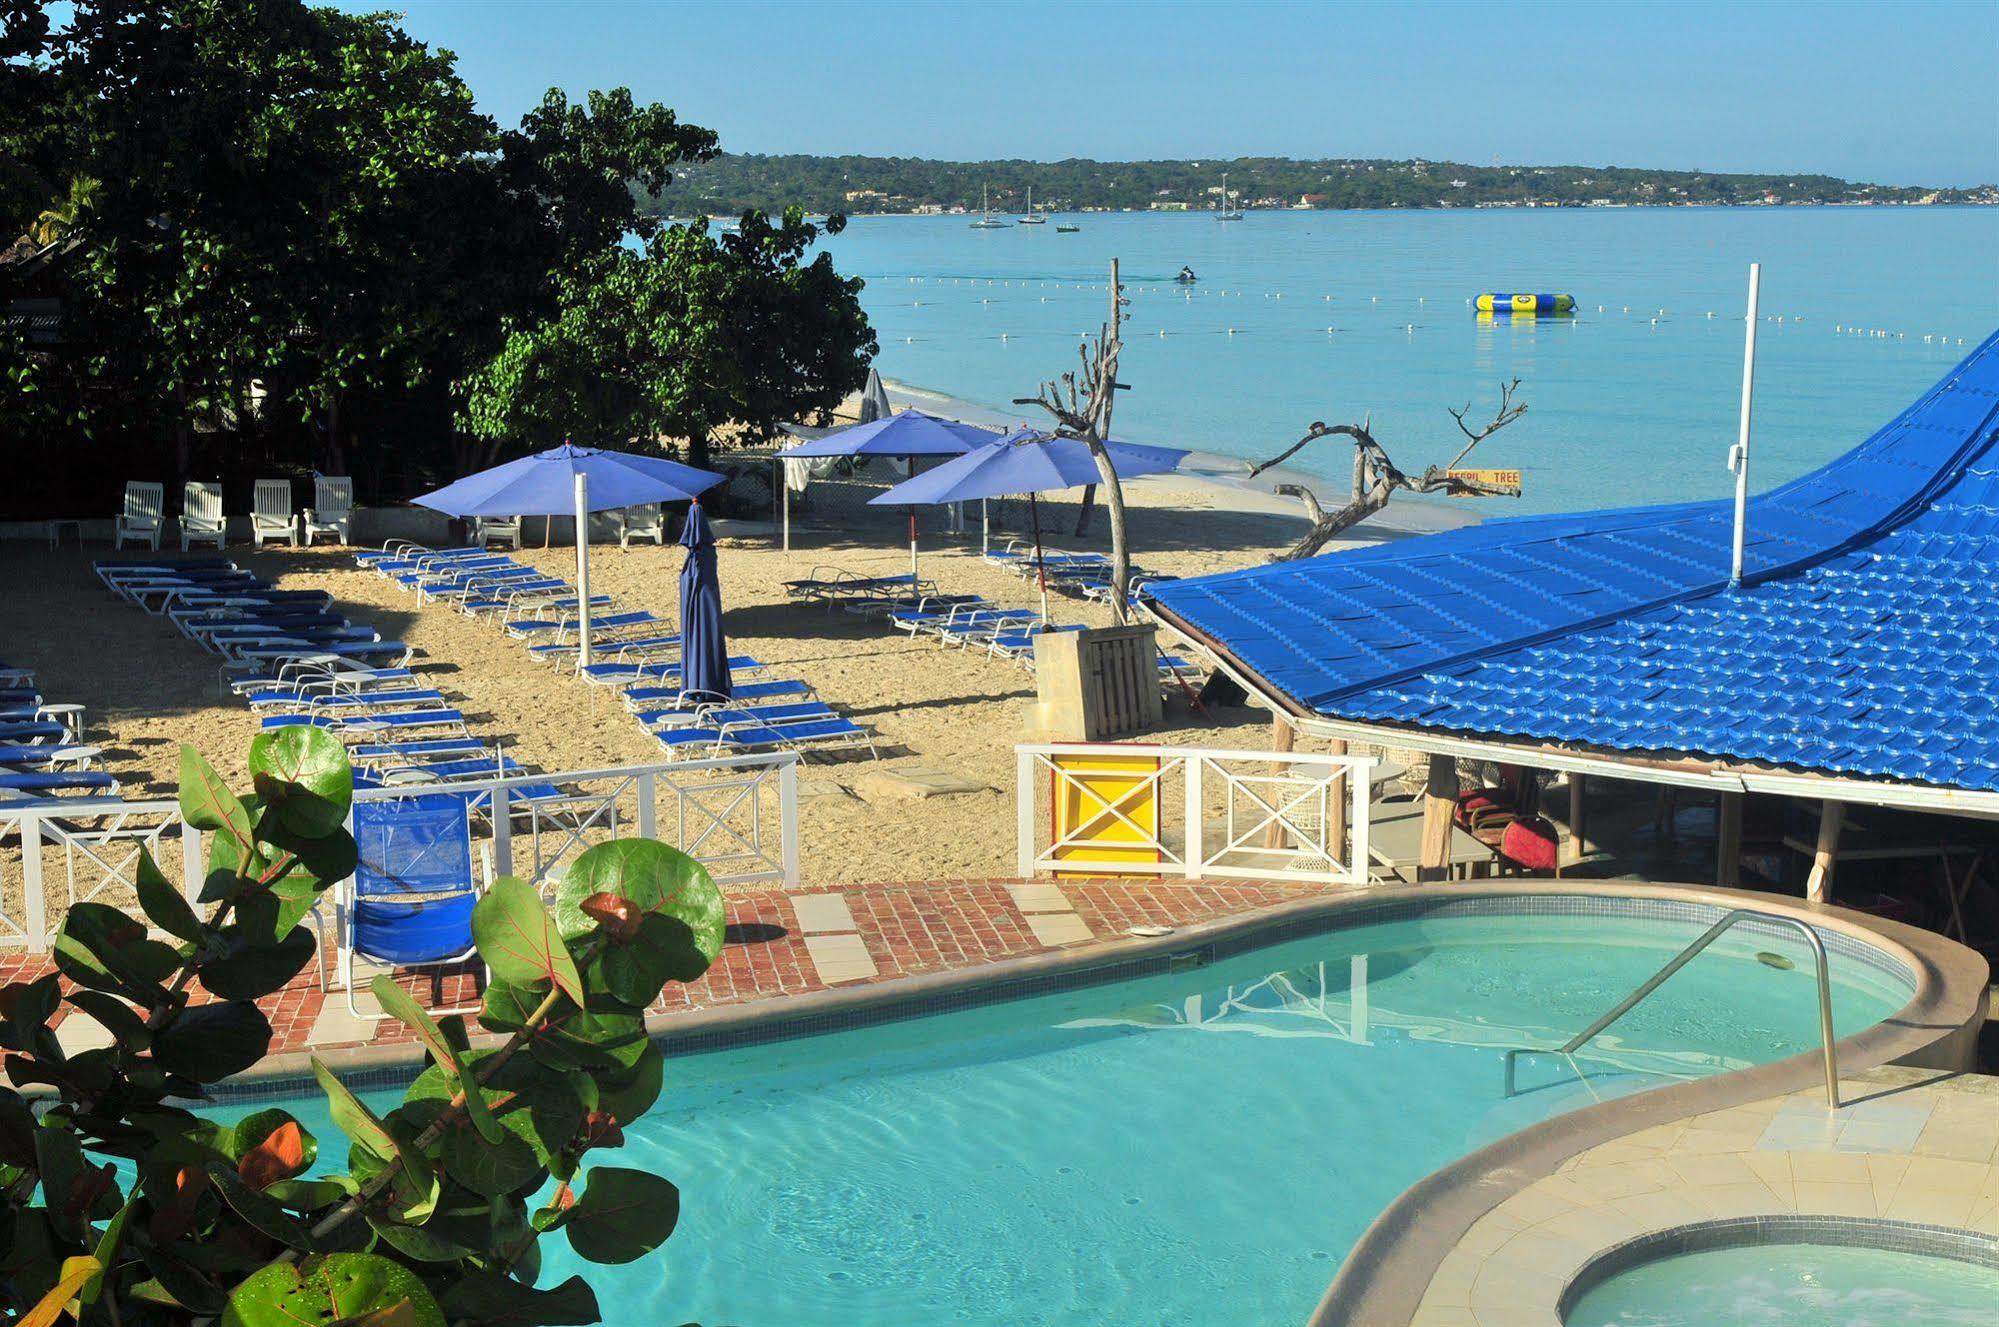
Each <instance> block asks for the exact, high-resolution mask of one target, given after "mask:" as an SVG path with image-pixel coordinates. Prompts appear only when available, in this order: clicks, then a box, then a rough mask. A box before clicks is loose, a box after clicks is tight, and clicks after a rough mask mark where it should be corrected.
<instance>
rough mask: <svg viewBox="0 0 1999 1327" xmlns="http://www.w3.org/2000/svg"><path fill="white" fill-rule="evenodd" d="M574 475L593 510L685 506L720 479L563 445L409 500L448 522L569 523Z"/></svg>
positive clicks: (653, 459)
mask: <svg viewBox="0 0 1999 1327" xmlns="http://www.w3.org/2000/svg"><path fill="white" fill-rule="evenodd" d="M578 474H582V475H584V476H585V477H586V478H587V479H588V480H589V492H588V502H589V509H590V510H591V511H615V510H617V509H619V508H621V507H638V506H642V505H644V504H645V503H648V502H685V501H687V500H688V499H689V498H692V497H694V496H695V495H696V494H699V493H705V492H706V491H707V490H709V489H711V488H713V487H714V486H715V485H717V484H719V483H721V482H722V480H723V476H722V475H718V474H714V473H712V472H710V471H707V470H696V469H695V468H694V467H693V466H691V465H682V464H680V462H678V461H670V460H668V459H667V458H666V457H664V456H646V455H644V454H642V453H639V452H613V451H605V450H604V449H602V448H600V447H576V446H572V445H570V444H569V443H566V442H565V443H563V444H562V445H561V446H560V447H551V448H549V449H548V450H547V451H545V452H536V453H535V454H534V455H532V456H523V457H521V458H520V459H519V460H516V461H508V462H506V463H504V464H502V465H496V466H494V467H493V468H492V469H490V470H481V471H479V473H477V474H473V475H467V476H465V477H464V478H463V479H459V480H454V481H453V482H451V483H449V484H446V485H445V486H444V487H443V488H440V489H438V490H437V491H436V492H434V493H426V494H424V495H423V496H422V497H420V498H417V499H415V501H416V504H417V505H418V506H420V507H429V508H431V509H432V510H434V511H441V512H443V513H444V514H445V515H447V516H569V515H573V514H574V513H575V511H576V476H577V475H578Z"/></svg>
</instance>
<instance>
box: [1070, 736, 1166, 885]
mask: <svg viewBox="0 0 1999 1327" xmlns="http://www.w3.org/2000/svg"><path fill="white" fill-rule="evenodd" d="M1051 763H1052V764H1053V765H1054V768H1053V769H1052V770H1051V771H1050V777H1051V778H1052V779H1053V780H1054V784H1053V788H1052V792H1053V797H1052V798H1051V801H1052V803H1053V806H1052V810H1053V814H1054V817H1055V824H1054V831H1055V832H1054V836H1053V841H1054V845H1055V850H1054V856H1055V858H1056V860H1058V861H1074V862H1078V863H1084V862H1087V863H1088V864H1089V868H1090V869H1088V870H1078V871H1057V872H1056V873H1055V874H1056V875H1057V876H1058V877H1061V878H1074V877H1077V876H1093V875H1151V874H1153V872H1150V871H1145V872H1129V871H1118V870H1116V869H1114V868H1115V866H1116V864H1118V863H1121V862H1132V863H1136V862H1157V861H1159V860H1160V853H1159V759H1158V757H1156V756H1147V757H1137V756H1119V755H1110V754H1105V755H1101V756H1099V755H1088V756H1074V755H1069V756H1056V757H1054V759H1053V761H1052V762H1051Z"/></svg>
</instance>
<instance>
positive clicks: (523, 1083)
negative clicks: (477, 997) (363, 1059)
mask: <svg viewBox="0 0 1999 1327" xmlns="http://www.w3.org/2000/svg"><path fill="white" fill-rule="evenodd" d="M492 1054H493V1052H491V1051H472V1052H469V1053H468V1054H467V1055H466V1056H465V1057H464V1059H463V1061H462V1062H461V1068H460V1071H459V1072H456V1073H454V1072H450V1071H447V1070H446V1069H444V1067H443V1066H440V1065H432V1066H431V1067H429V1068H427V1069H425V1070H424V1071H423V1072H422V1073H421V1074H419V1075H417V1079H416V1081H415V1082H413V1083H411V1084H410V1087H409V1092H408V1094H407V1097H406V1101H407V1103H408V1104H407V1106H406V1109H408V1110H410V1111H411V1112H412V1118H414V1119H421V1120H424V1121H425V1122H428V1121H430V1120H434V1119H436V1118H438V1117H439V1116H440V1115H442V1114H443V1113H444V1110H445V1108H446V1106H447V1105H448V1103H449V1102H450V1100H451V1098H452V1097H454V1096H456V1095H457V1094H458V1093H459V1092H461V1091H463V1090H464V1084H465V1082H466V1080H467V1079H468V1078H470V1077H471V1076H473V1075H475V1074H476V1073H477V1072H478V1069H479V1065H480V1064H481V1063H482V1062H483V1061H485V1060H487V1059H488V1058H490V1057H491V1055H492ZM479 1095H480V1097H481V1098H483V1101H484V1104H485V1106H486V1109H487V1110H488V1112H489V1113H490V1118H491V1120H492V1122H493V1124H494V1126H495V1133H496V1134H497V1137H496V1138H495V1139H493V1140H492V1141H488V1140H487V1139H486V1138H484V1137H483V1136H481V1134H480V1133H479V1131H478V1130H477V1129H476V1128H474V1127H473V1126H472V1124H471V1122H470V1121H469V1120H461V1121H459V1122H458V1123H456V1124H454V1125H452V1126H451V1127H448V1128H447V1129H446V1130H445V1132H444V1136H443V1137H442V1138H441V1139H439V1140H438V1156H439V1159H440V1160H441V1161H442V1162H443V1164H444V1170H445V1173H446V1174H448V1175H449V1176H451V1178H452V1179H454V1180H456V1181H457V1182H458V1183H459V1184H461V1185H463V1186H464V1187H465V1188H467V1189H469V1190H471V1191H472V1192H473V1193H476V1194H480V1195H482V1196H484V1197H487V1198H498V1197H501V1196H503V1195H507V1194H511V1193H514V1192H516V1191H518V1190H520V1189H522V1188H525V1187H528V1186H532V1185H536V1184H539V1183H540V1180H541V1175H542V1172H543V1171H544V1170H545V1169H547V1167H548V1165H549V1163H550V1161H551V1160H552V1159H553V1158H554V1157H555V1155H556V1154H557V1153H558V1152H560V1151H561V1149H562V1147H563V1146H564V1145H565V1144H566V1143H568V1141H569V1140H570V1139H571V1138H573V1137H574V1136H575V1134H576V1130H577V1129H578V1127H579V1126H581V1124H582V1122H583V1105H582V1103H581V1102H579V1101H578V1100H577V1099H576V1094H575V1093H574V1092H572V1091H571V1090H570V1088H569V1084H568V1083H567V1082H566V1081H564V1080H563V1079H561V1078H559V1077H556V1076H555V1075H553V1074H551V1073H549V1072H548V1071H547V1070H546V1069H544V1068H542V1067H541V1066H540V1065H538V1064H536V1063H535V1062H534V1061H533V1060H532V1059H530V1058H527V1057H522V1056H515V1057H514V1058H513V1059H511V1060H508V1061H507V1062H506V1063H505V1064H504V1065H502V1066H501V1067H500V1069H499V1070H498V1072H496V1073H495V1074H494V1075H493V1077H492V1079H491V1080H490V1081H488V1082H487V1083H485V1084H483V1085H482V1086H481V1087H480V1089H479ZM467 1099H468V1100H470V1098H469V1096H468V1098H467Z"/></svg>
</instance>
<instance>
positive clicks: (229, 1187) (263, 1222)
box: [208, 1164, 315, 1253]
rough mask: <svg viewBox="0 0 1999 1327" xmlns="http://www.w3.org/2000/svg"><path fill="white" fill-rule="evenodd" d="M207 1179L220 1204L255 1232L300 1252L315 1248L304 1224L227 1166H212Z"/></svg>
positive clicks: (308, 1251) (310, 1234)
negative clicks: (214, 1189)
mask: <svg viewBox="0 0 1999 1327" xmlns="http://www.w3.org/2000/svg"><path fill="white" fill-rule="evenodd" d="M208 1179H209V1183H211V1184H213V1185H214V1186H215V1188H216V1191H217V1192H218V1193H220V1194H221V1195H222V1199H223V1201H224V1202H226V1203H228V1204H229V1206H230V1207H232V1208H234V1209H235V1212H236V1215H238V1216H240V1217H242V1218H243V1220H244V1221H246V1222H248V1223H249V1224H250V1225H251V1226H252V1227H254V1228H255V1229H257V1230H258V1231H261V1232H262V1233H263V1234H265V1235H268V1236H270V1237H271V1238H272V1239H274V1240H276V1241H278V1243H280V1244H283V1245H284V1246H285V1247H287V1248H292V1249H297V1250H299V1251H300V1252H302V1253H310V1252H311V1251H312V1250H313V1248H314V1247H315V1245H314V1241H313V1238H312V1233H311V1232H310V1231H309V1230H307V1229H306V1228H305V1226H304V1224H303V1223H301V1222H300V1221H299V1220H298V1219H297V1218H295V1217H293V1216H292V1214H291V1213H290V1212H287V1211H286V1210H285V1209H284V1208H283V1207H282V1206H280V1205H279V1204H278V1202H277V1200H275V1199H273V1198H268V1197H266V1196H265V1195H263V1194H261V1193H259V1192H258V1191H257V1190H255V1189H253V1188H251V1187H250V1186H249V1185H247V1184H245V1183H244V1182H243V1179H242V1177H241V1176H240V1175H238V1174H237V1173H236V1172H235V1171H234V1170H233V1169H231V1168H230V1167H228V1166H225V1165H220V1164H211V1165H210V1166H209V1167H208Z"/></svg>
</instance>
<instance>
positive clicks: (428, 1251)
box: [368, 1212, 474, 1262]
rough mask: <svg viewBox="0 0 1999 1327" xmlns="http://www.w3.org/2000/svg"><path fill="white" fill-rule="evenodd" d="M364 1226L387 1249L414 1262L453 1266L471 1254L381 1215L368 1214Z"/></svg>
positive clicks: (427, 1232) (465, 1248) (464, 1248)
mask: <svg viewBox="0 0 1999 1327" xmlns="http://www.w3.org/2000/svg"><path fill="white" fill-rule="evenodd" d="M368 1226H369V1228H370V1229H372V1230H373V1231H374V1232H375V1233H376V1234H377V1235H380V1236H381V1237H382V1241H383V1242H384V1243H385V1244H387V1245H388V1246H389V1247H390V1248H392V1249H394V1250H395V1251H396V1252H398V1253H400V1254H402V1255H403V1256H404V1257H406V1258H413V1259H415V1260H416V1261H417V1262H457V1261H458V1260H459V1259H460V1258H464V1257H467V1256H469V1255H470V1254H472V1253H473V1252H474V1250H472V1249H470V1248H467V1247H466V1246H465V1245H463V1244H457V1243H454V1242H452V1241H451V1240H448V1239H446V1238H444V1237H443V1236H442V1235H439V1234H437V1233H436V1232H434V1231H432V1230H429V1229H427V1228H425V1227H423V1226H412V1225H407V1224H405V1223H403V1222H401V1221H397V1220H396V1219H395V1218H393V1217H390V1216H387V1215H385V1214H383V1213H381V1212H370V1213H368Z"/></svg>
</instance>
